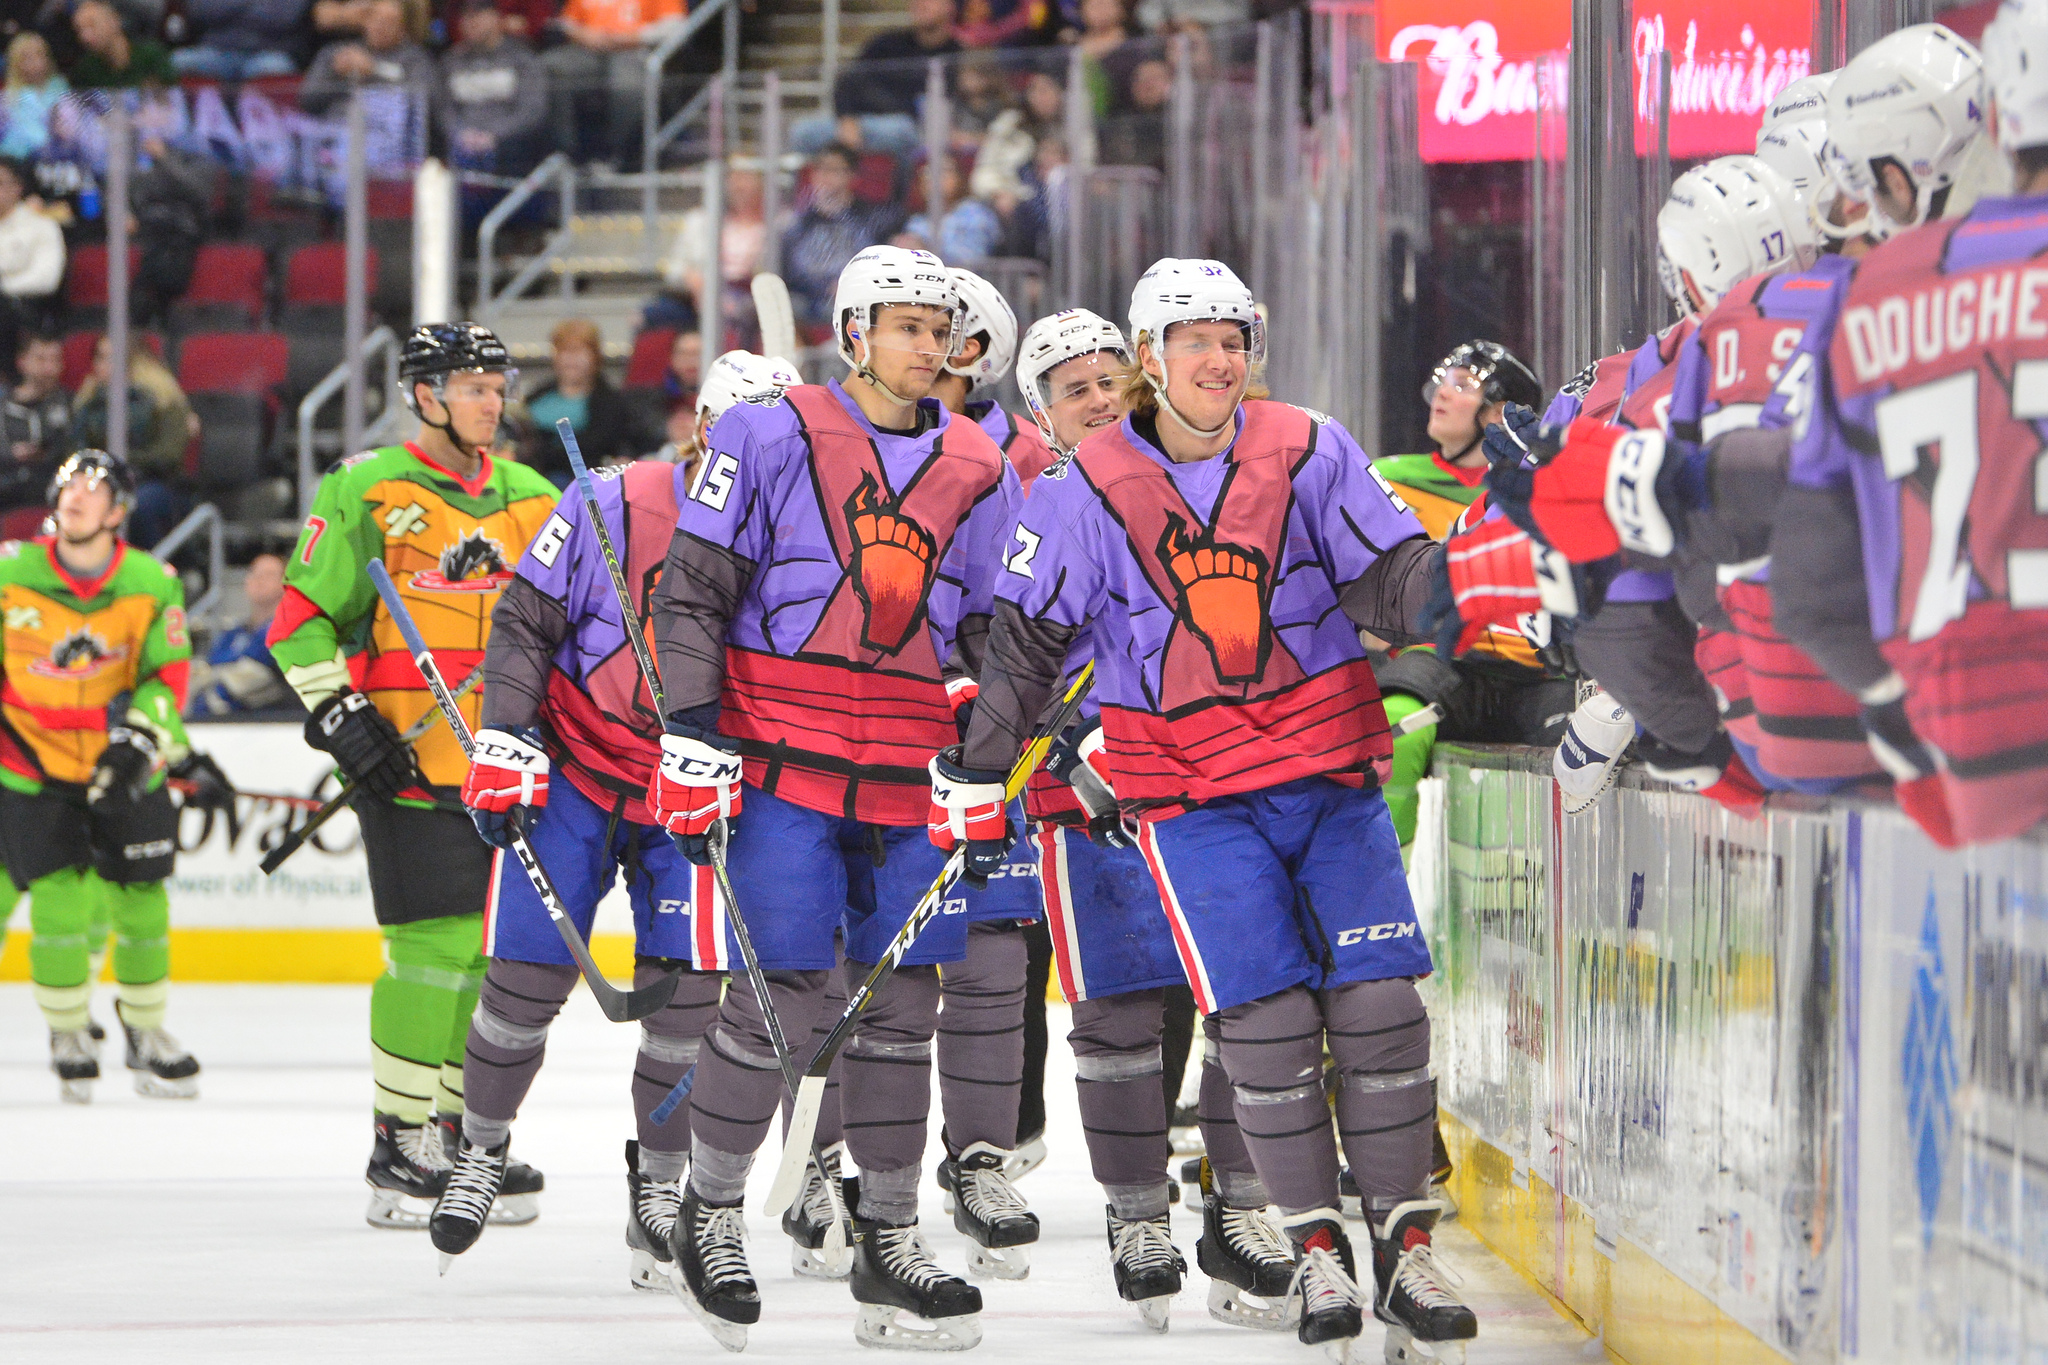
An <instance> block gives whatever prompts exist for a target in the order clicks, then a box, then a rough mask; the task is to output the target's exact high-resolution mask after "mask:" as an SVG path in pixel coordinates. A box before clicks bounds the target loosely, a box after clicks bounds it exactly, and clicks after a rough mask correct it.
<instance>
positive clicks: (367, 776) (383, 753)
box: [306, 689, 419, 801]
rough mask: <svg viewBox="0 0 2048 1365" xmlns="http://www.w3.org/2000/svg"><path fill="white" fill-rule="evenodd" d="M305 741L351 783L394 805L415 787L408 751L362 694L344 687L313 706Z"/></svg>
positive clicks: (393, 730)
mask: <svg viewBox="0 0 2048 1365" xmlns="http://www.w3.org/2000/svg"><path fill="white" fill-rule="evenodd" d="M306 743H307V744H309V745H311V746H312V747H313V748H315V749H318V750H320V752H322V753H324V754H329V755H332V756H333V758H334V763H335V766H336V767H338V768H340V769H341V772H342V776H344V777H346V778H347V779H348V780H349V782H350V783H351V784H353V785H354V786H356V787H359V788H361V789H362V790H363V791H364V792H365V793H367V794H368V795H370V796H373V797H375V798H376V799H377V800H379V801H395V800H397V799H398V794H399V793H400V792H402V791H404V790H405V789H406V788H407V787H410V786H412V785H414V783H416V782H417V781H418V780H419V778H418V775H417V774H416V773H415V772H414V770H413V764H412V750H411V749H409V748H407V747H406V745H405V741H403V740H401V739H400V738H399V737H398V731H397V729H396V728H394V727H393V726H392V724H391V722H390V721H388V720H386V719H384V717H383V715H382V714H381V713H379V712H378V710H377V708H376V707H374V706H372V705H371V704H370V699H369V698H368V697H366V696H364V695H363V694H362V693H360V692H357V691H354V690H351V689H344V690H342V691H340V692H337V693H335V694H334V695H333V696H331V697H329V698H328V699H327V700H326V701H323V702H321V703H320V704H319V705H318V706H316V707H314V708H313V714H312V715H310V716H308V717H307V718H306Z"/></svg>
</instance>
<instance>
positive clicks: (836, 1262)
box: [789, 1237, 853, 1280]
mask: <svg viewBox="0 0 2048 1365" xmlns="http://www.w3.org/2000/svg"><path fill="white" fill-rule="evenodd" d="M834 1240H835V1239H833V1238H830V1237H828V1238H827V1239H826V1241H825V1245H824V1246H822V1247H807V1246H805V1245H804V1244H803V1243H802V1242H791V1243H790V1244H789V1268H790V1269H791V1270H794V1271H795V1272H796V1273H797V1274H799V1275H801V1276H803V1277H804V1278H805V1279H807V1280H843V1279H845V1278H846V1277H847V1276H849V1275H851V1274H853V1248H852V1247H850V1246H847V1245H846V1239H845V1238H843V1237H841V1238H838V1239H836V1240H837V1242H838V1249H837V1250H836V1251H835V1250H834V1249H833V1242H834Z"/></svg>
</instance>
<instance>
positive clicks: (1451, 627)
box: [1420, 517, 1613, 658]
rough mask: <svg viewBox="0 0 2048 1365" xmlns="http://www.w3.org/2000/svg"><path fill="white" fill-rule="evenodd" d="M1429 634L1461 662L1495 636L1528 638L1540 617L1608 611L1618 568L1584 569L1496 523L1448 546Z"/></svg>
mask: <svg viewBox="0 0 2048 1365" xmlns="http://www.w3.org/2000/svg"><path fill="white" fill-rule="evenodd" d="M1434 574H1435V583H1434V586H1433V591H1432V592H1431V594H1430V600H1429V602H1428V604H1427V605H1426V606H1425V607H1424V609H1423V615H1422V620H1421V623H1420V625H1421V630H1422V633H1423V634H1425V635H1427V636H1429V637H1430V638H1431V639H1432V640H1434V642H1435V644H1436V647H1437V651H1438V652H1439V653H1440V654H1443V655H1444V656H1445V657H1447V658H1448V657H1455V656H1456V655H1460V654H1463V653H1465V652H1466V651H1468V650H1470V649H1471V648H1472V647H1473V646H1474V645H1475V644H1477V643H1478V642H1479V640H1480V639H1481V638H1482V637H1483V636H1485V634H1486V633H1487V632H1488V631H1489V630H1493V629H1502V630H1508V631H1514V632H1524V628H1525V626H1526V625H1527V624H1528V623H1529V622H1531V621H1532V620H1533V619H1534V618H1535V617H1536V615H1537V614H1538V613H1540V612H1545V611H1548V612H1550V613H1551V614H1552V615H1555V616H1560V617H1566V618H1574V617H1578V616H1581V615H1585V616H1590V615H1592V614H1593V613H1594V612H1595V611H1598V610H1599V608H1600V602H1601V600H1602V599H1603V598H1604V597H1605V595H1606V585H1607V583H1608V581H1609V580H1611V579H1612V577H1613V570H1612V568H1611V567H1606V566H1596V567H1594V568H1589V569H1584V570H1581V569H1576V568H1574V567H1573V566H1572V565H1570V564H1568V563H1566V562H1565V561H1564V558H1563V556H1561V555H1559V554H1557V553H1556V552H1554V551H1551V550H1548V549H1546V548H1545V547H1544V546H1543V545H1541V544H1540V543H1538V542H1537V541H1536V540H1535V539H1533V538H1532V537H1531V536H1530V535H1529V533H1528V532H1526V531H1524V530H1522V529H1521V528H1520V527H1519V526H1516V525H1515V524H1514V523H1513V522H1510V521H1507V520H1505V519H1503V518H1499V517H1496V518H1494V519H1493V520H1491V521H1484V522H1481V523H1480V524H1479V525H1478V526H1475V527H1474V528H1472V529H1471V530H1469V531H1463V532H1460V533H1459V534H1457V535H1454V536H1452V537H1451V538H1450V539H1449V540H1448V541H1445V542H1444V555H1443V559H1442V561H1441V563H1440V565H1439V567H1437V568H1436V569H1435V570H1434Z"/></svg>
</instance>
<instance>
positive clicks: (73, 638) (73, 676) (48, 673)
mask: <svg viewBox="0 0 2048 1365" xmlns="http://www.w3.org/2000/svg"><path fill="white" fill-rule="evenodd" d="M127 657H128V649H127V646H125V645H109V644H108V643H107V642H106V640H105V639H104V638H102V637H101V635H100V634H99V632H98V631H95V630H94V629H92V627H90V626H80V627H78V629H76V630H74V631H71V632H69V633H68V634H66V635H65V636H63V638H61V639H59V640H58V641H57V643H56V644H55V645H53V646H52V647H51V649H50V657H48V658H47V659H36V660H33V661H31V662H30V664H29V666H28V671H29V672H31V673H33V674H35V675H36V676H37V677H39V678H62V679H64V680H66V681H67V682H77V681H78V680H79V679H81V678H90V677H92V676H93V675H94V674H96V673H98V672H99V671H100V670H101V669H103V668H105V667H107V666H108V665H109V664H117V663H119V662H121V660H123V659H125V658H127Z"/></svg>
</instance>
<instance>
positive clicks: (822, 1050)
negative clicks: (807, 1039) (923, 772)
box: [762, 660, 1095, 1218]
mask: <svg viewBox="0 0 2048 1365" xmlns="http://www.w3.org/2000/svg"><path fill="white" fill-rule="evenodd" d="M1094 680H1095V664H1094V661H1093V660H1091V661H1089V662H1088V663H1087V664H1085V665H1083V666H1082V668H1081V671H1080V672H1078V673H1076V674H1075V675H1074V681H1073V682H1072V683H1070V684H1069V685H1068V687H1067V690H1066V694H1065V695H1064V696H1062V697H1061V698H1060V704H1059V706H1058V707H1057V708H1056V709H1055V710H1054V711H1053V713H1052V715H1051V716H1050V717H1049V718H1048V719H1047V720H1046V721H1045V722H1044V723H1043V724H1041V725H1040V726H1039V727H1038V728H1037V729H1036V730H1035V731H1034V732H1033V733H1032V737H1031V742H1030V743H1028V744H1026V745H1025V746H1024V752H1023V753H1022V754H1019V755H1018V756H1017V761H1016V762H1015V763H1014V764H1012V765H1011V767H1010V775H1009V778H1008V779H1007V780H1006V781H1005V782H1004V784H1003V791H1004V800H1005V802H1006V803H1007V802H1009V801H1014V800H1016V799H1017V795H1018V793H1020V792H1022V791H1023V790H1024V784H1025V782H1027V781H1029V780H1030V777H1031V774H1032V772H1033V771H1035V770H1036V769H1037V767H1038V765H1039V763H1040V762H1042V761H1043V760H1044V758H1045V754H1046V751H1047V750H1048V749H1050V748H1052V745H1053V741H1054V740H1056V739H1058V738H1059V736H1060V733H1061V732H1062V731H1063V730H1065V729H1066V728H1067V725H1068V724H1069V723H1070V722H1071V721H1072V720H1073V719H1074V716H1075V715H1076V713H1078V712H1079V711H1080V709H1081V699H1082V698H1083V697H1085V696H1087V695H1088V685H1089V684H1090V683H1092V682H1093V681H1094ZM966 866H967V846H966V845H965V844H961V845H959V846H958V847H956V848H954V850H953V854H952V856H951V857H949V858H947V859H946V865H945V866H944V867H943V868H941V869H940V870H939V875H938V878H937V880H935V881H933V882H932V884H931V889H930V890H928V891H926V892H925V893H924V895H923V897H922V898H920V899H919V900H918V902H917V904H916V906H914V907H913V908H912V909H911V912H910V918H908V919H906V920H905V921H904V922H903V927H902V928H901V929H898V930H897V931H896V937H895V938H893V939H891V940H890V941H889V946H888V947H887V948H885V949H884V950H883V951H882V960H881V961H880V962H877V963H876V964H875V966H874V970H872V971H870V972H869V973H868V976H867V980H865V981H863V982H861V983H860V986H859V987H858V989H856V990H855V991H854V992H853V994H851V995H849V996H848V997H847V999H846V1008H845V1010H843V1011H841V1013H840V1015H839V1022H838V1023H836V1024H834V1025H833V1026H832V1031H831V1032H830V1033H828V1034H826V1035H825V1041H824V1042H822V1043H820V1044H818V1054H817V1055H816V1056H815V1057H813V1058H811V1065H810V1069H809V1070H807V1071H805V1072H804V1079H803V1084H802V1086H801V1088H800V1089H799V1090H798V1091H797V1096H796V1112H795V1113H794V1114H792V1115H791V1116H790V1120H789V1136H788V1137H787V1138H786V1139H784V1141H783V1147H782V1164H781V1165H780V1166H778V1167H777V1168H776V1171H775V1183H774V1184H773V1185H771V1186H769V1187H768V1202H767V1203H766V1204H764V1205H763V1206H762V1211H763V1212H764V1213H766V1214H767V1215H768V1216H769V1217H770V1218H773V1217H775V1216H777V1215H778V1214H780V1213H781V1212H782V1211H783V1210H784V1209H786V1208H788V1207H789V1206H790V1203H791V1202H792V1201H793V1200H795V1198H796V1196H797V1192H798V1191H799V1190H800V1189H802V1188H803V1175H804V1155H805V1151H806V1149H807V1148H809V1147H810V1146H811V1145H812V1143H813V1139H814V1137H815V1135H816V1133H817V1131H818V1111H819V1109H820V1108H821V1107H822V1106H823V1104H824V1102H825V1073H826V1072H827V1071H829V1070H831V1068H832V1059H833V1058H835V1057H837V1056H838V1055H839V1049H840V1048H841V1047H844V1046H845V1045H846V1040H847V1039H848V1038H850V1037H851V1036H852V1035H853V1024H854V1021H855V1020H856V1019H858V1018H859V1017H860V1012H861V1011H862V1010H864V1009H866V1008H867V1006H868V1001H870V1000H872V999H873V998H874V996H875V992H876V991H878V990H880V989H881V988H882V983H883V982H885V981H887V980H888V979H889V976H890V974H891V973H893V972H894V971H895V970H896V967H897V965H898V964H899V963H901V962H902V961H903V957H904V954H906V953H908V952H909V951H910V949H911V947H912V945H914V944H915V943H916V942H917V936H918V935H919V934H922V933H923V932H924V931H925V927H926V926H927V925H929V924H930V923H931V922H932V921H933V920H935V919H937V918H938V917H939V911H940V910H941V909H942V908H943V906H944V900H945V895H946V892H947V891H948V890H950V889H951V888H952V886H953V883H954V882H955V881H957V880H959V877H960V873H961V871H962V870H963V869H964V868H965V867H966Z"/></svg>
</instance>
